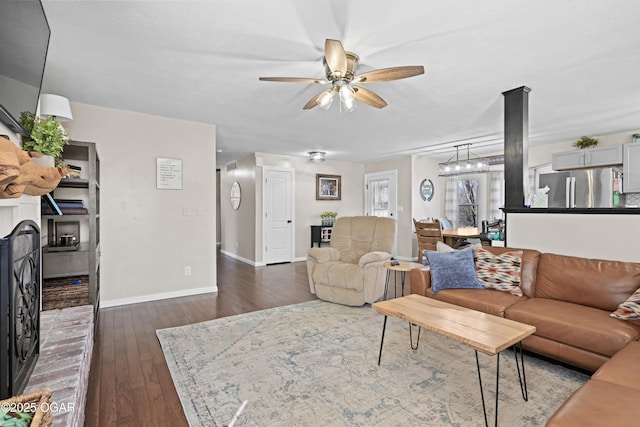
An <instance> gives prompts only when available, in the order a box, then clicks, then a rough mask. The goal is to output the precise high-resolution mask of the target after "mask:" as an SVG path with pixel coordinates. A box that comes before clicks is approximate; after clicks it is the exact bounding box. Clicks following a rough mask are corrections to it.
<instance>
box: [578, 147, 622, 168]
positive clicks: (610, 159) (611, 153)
mask: <svg viewBox="0 0 640 427" xmlns="http://www.w3.org/2000/svg"><path fill="white" fill-rule="evenodd" d="M582 151H584V165H585V166H588V167H592V166H593V167H596V166H616V165H621V164H622V145H611V146H609V147H600V148H586V149H584V150H582Z"/></svg>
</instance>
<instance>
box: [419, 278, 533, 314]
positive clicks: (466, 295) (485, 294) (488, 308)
mask: <svg viewBox="0 0 640 427" xmlns="http://www.w3.org/2000/svg"><path fill="white" fill-rule="evenodd" d="M413 277H415V276H414V275H413V274H412V275H411V278H412V279H411V280H412V282H411V283H412V285H413ZM424 295H426V296H428V297H431V298H433V299H437V300H440V301H444V302H448V303H450V304H455V305H459V306H461V307H466V308H470V309H472V310H478V311H482V312H483V313H488V314H492V315H494V316H500V317H504V311H505V310H506V308H507V307H509V306H511V305H513V304H515V303H517V302H520V301H522V300H523V298H524V299H526V298H527V297H526V296H525V297H516V296H513V295H511V294H510V293H508V292H500V291H495V290H493V289H445V290H442V291H440V292H438V293H437V294H434V293H433V292H431V289H430V288H429V289H427V290H426V292H425V293H424Z"/></svg>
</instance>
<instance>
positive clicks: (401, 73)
mask: <svg viewBox="0 0 640 427" xmlns="http://www.w3.org/2000/svg"><path fill="white" fill-rule="evenodd" d="M420 74H424V67H423V66H422V65H409V66H406V67H391V68H381V69H379V70H373V71H367V72H366V73H362V74H359V75H357V76H355V77H354V78H353V81H354V82H356V83H374V82H388V81H390V80H399V79H406V78H407V77H413V76H418V75H420Z"/></svg>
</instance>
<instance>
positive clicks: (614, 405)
mask: <svg viewBox="0 0 640 427" xmlns="http://www.w3.org/2000/svg"><path fill="white" fill-rule="evenodd" d="M639 401H640V391H638V390H635V389H632V388H628V387H625V386H621V385H618V384H612V383H609V382H605V381H598V380H589V381H587V383H586V384H585V385H583V386H582V387H580V388H579V389H578V390H576V391H575V392H574V393H573V394H572V395H571V396H570V397H569V399H567V400H566V401H565V402H564V403H563V404H562V406H560V408H559V409H558V410H557V411H556V412H555V413H554V414H553V416H552V417H551V418H550V419H549V421H548V422H547V427H584V426H628V425H634V423H635V422H636V421H634V420H637V418H636V410H635V408H636V407H637V406H638V402H639Z"/></svg>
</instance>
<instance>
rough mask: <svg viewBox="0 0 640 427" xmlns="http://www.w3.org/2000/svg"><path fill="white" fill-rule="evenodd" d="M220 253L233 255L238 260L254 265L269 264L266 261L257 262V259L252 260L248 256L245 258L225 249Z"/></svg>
mask: <svg viewBox="0 0 640 427" xmlns="http://www.w3.org/2000/svg"><path fill="white" fill-rule="evenodd" d="M220 253H221V254H224V255H226V256H229V257H231V258H233V259H237V260H238V261H241V262H244V263H245V264H249V265H252V266H254V267H264V266H265V265H267V264H265V263H264V262H256V261H252V260H250V259H247V258H243V257H241V256H240V255H237V254H234V253H231V252H227V251H225V250H224V249H220Z"/></svg>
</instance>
